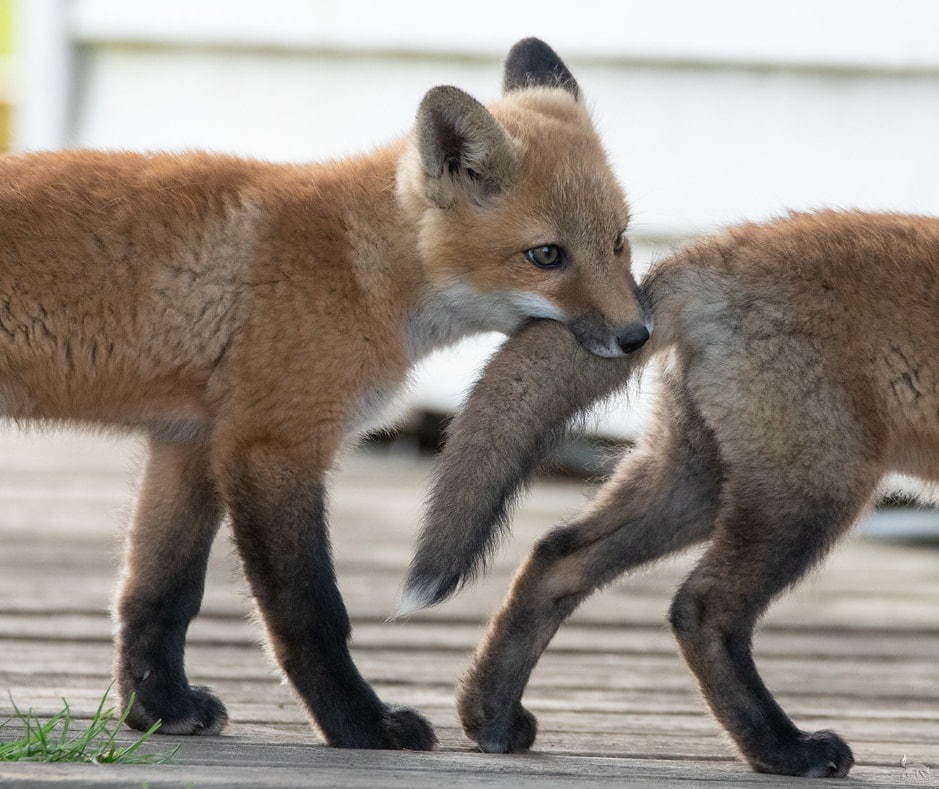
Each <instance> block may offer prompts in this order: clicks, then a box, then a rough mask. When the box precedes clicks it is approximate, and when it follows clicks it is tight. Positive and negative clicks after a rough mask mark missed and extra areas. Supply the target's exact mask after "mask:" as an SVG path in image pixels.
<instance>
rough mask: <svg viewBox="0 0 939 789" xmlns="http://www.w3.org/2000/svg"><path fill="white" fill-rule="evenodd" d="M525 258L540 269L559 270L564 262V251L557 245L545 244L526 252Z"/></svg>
mask: <svg viewBox="0 0 939 789" xmlns="http://www.w3.org/2000/svg"><path fill="white" fill-rule="evenodd" d="M525 257H526V258H528V260H529V262H531V263H534V264H535V265H536V266H538V268H557V267H558V266H560V265H561V264H562V263H563V262H564V250H563V249H561V248H560V247H559V246H558V245H557V244H545V245H544V246H543V247H532V248H531V249H528V250H526V251H525Z"/></svg>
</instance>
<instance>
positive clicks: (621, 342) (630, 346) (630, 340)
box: [616, 323, 649, 353]
mask: <svg viewBox="0 0 939 789" xmlns="http://www.w3.org/2000/svg"><path fill="white" fill-rule="evenodd" d="M648 339H649V330H648V329H647V328H646V325H645V324H644V323H634V324H632V325H631V326H627V327H626V328H625V329H622V330H621V331H620V332H619V333H618V334H617V335H616V344H617V345H618V346H619V347H620V350H621V351H622V352H623V353H632V352H633V351H638V350H639V349H640V348H641V347H642V346H643V345H645V344H646V342H647V341H648Z"/></svg>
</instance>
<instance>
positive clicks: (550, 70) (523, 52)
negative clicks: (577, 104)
mask: <svg viewBox="0 0 939 789" xmlns="http://www.w3.org/2000/svg"><path fill="white" fill-rule="evenodd" d="M532 87H544V88H564V90H566V91H567V92H568V93H570V94H572V95H573V96H574V98H575V99H576V98H577V96H578V94H579V93H580V89H579V88H578V87H577V80H575V79H574V75H573V74H571V72H570V70H569V69H568V68H567V66H565V65H564V61H563V60H561V58H559V57H558V55H557V52H555V51H554V50H553V49H551V47H549V46H548V45H547V44H545V42H544V41H542V40H541V39H540V38H523V39H522V40H521V41H519V42H518V43H517V44H516V45H515V46H514V47H512V49H510V50H509V56H508V57H507V58H506V59H505V72H504V76H503V78H502V92H503V93H510V92H511V91H513V90H524V89H525V88H532Z"/></svg>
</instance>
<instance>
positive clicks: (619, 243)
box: [613, 230, 626, 255]
mask: <svg viewBox="0 0 939 789" xmlns="http://www.w3.org/2000/svg"><path fill="white" fill-rule="evenodd" d="M625 248H626V231H625V230H620V231H619V233H618V234H617V235H616V238H614V239H613V254H614V255H619V254H620V253H622V251H623V249H625Z"/></svg>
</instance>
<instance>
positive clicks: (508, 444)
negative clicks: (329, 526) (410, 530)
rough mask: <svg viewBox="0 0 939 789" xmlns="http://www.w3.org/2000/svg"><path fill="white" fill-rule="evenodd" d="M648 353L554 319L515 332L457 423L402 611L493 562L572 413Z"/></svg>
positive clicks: (438, 597) (428, 601) (435, 599)
mask: <svg viewBox="0 0 939 789" xmlns="http://www.w3.org/2000/svg"><path fill="white" fill-rule="evenodd" d="M648 356H649V355H648V353H646V352H640V353H634V354H632V355H629V356H623V357H618V358H613V359H610V358H600V357H597V356H594V355H593V354H591V353H590V352H588V351H586V350H584V349H583V348H582V347H581V346H580V345H579V344H578V343H577V342H575V340H574V339H573V337H572V335H571V334H570V331H569V330H568V329H567V328H565V327H564V326H562V325H561V324H559V323H556V322H554V321H536V322H533V323H531V324H529V325H527V326H525V327H524V328H523V329H521V330H520V331H519V332H518V333H516V334H515V335H513V336H512V337H510V338H509V340H508V341H507V342H506V343H505V344H504V345H503V346H502V348H501V349H500V350H499V351H498V352H497V353H496V354H495V356H493V358H492V359H491V360H490V362H489V364H488V365H487V366H486V369H485V371H484V373H483V375H482V377H481V378H480V380H479V381H478V382H477V383H476V385H475V387H474V388H473V391H472V394H471V395H470V398H469V400H468V401H467V403H466V406H465V407H464V410H463V411H462V413H460V414H459V415H458V416H457V417H456V418H455V419H454V420H453V422H452V423H451V425H450V428H449V430H448V440H447V444H446V447H445V448H444V451H443V453H442V455H441V457H440V460H439V463H438V466H437V471H436V474H435V479H434V484H433V488H432V490H431V493H430V497H429V500H428V503H427V509H426V515H425V517H424V524H423V527H422V529H421V533H420V535H419V537H418V541H417V551H416V554H415V556H414V559H413V560H412V561H411V566H410V569H409V572H408V578H407V581H406V583H405V586H404V591H403V593H402V595H401V599H400V601H399V604H398V610H397V612H396V614H395V615H396V616H407V615H408V614H412V613H414V612H416V611H418V610H420V609H422V608H426V607H428V606H432V605H435V604H437V603H440V602H442V601H443V600H445V599H446V598H447V597H449V596H450V595H451V594H453V593H454V592H455V591H457V590H458V589H459V588H460V587H461V586H463V585H464V584H466V583H467V582H468V581H470V580H471V579H472V578H473V577H474V576H475V575H476V574H477V573H478V572H479V571H480V570H481V569H482V568H483V566H484V565H485V563H486V560H487V559H488V557H489V555H490V554H491V552H492V550H493V548H494V547H495V544H496V540H497V538H498V536H499V534H500V532H501V531H502V530H503V529H504V528H505V526H506V520H507V516H508V513H509V509H510V507H511V504H512V501H513V499H514V498H515V496H516V495H517V494H518V493H519V492H520V490H521V488H522V487H523V486H524V484H525V483H526V482H527V480H528V477H529V475H530V474H531V472H532V471H533V469H534V468H535V467H536V466H537V464H538V463H539V462H540V461H541V460H543V459H544V458H545V456H546V455H547V454H548V452H549V451H550V450H551V448H552V447H553V446H554V445H555V444H556V443H557V442H558V440H559V439H560V438H561V437H562V436H563V435H564V433H565V430H566V428H567V426H568V424H569V423H570V421H571V420H572V418H574V417H575V416H576V415H577V414H578V413H580V412H581V411H582V410H583V409H585V408H587V407H588V406H589V405H591V404H592V403H594V402H596V401H598V400H600V399H602V398H603V397H605V396H607V395H609V394H611V393H612V392H614V391H615V390H617V389H619V388H621V387H623V386H625V385H626V384H627V382H628V381H629V379H630V378H631V377H633V376H634V374H635V373H636V371H637V370H638V369H639V368H640V367H641V366H642V364H643V362H644V361H645V360H646V359H648Z"/></svg>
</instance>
